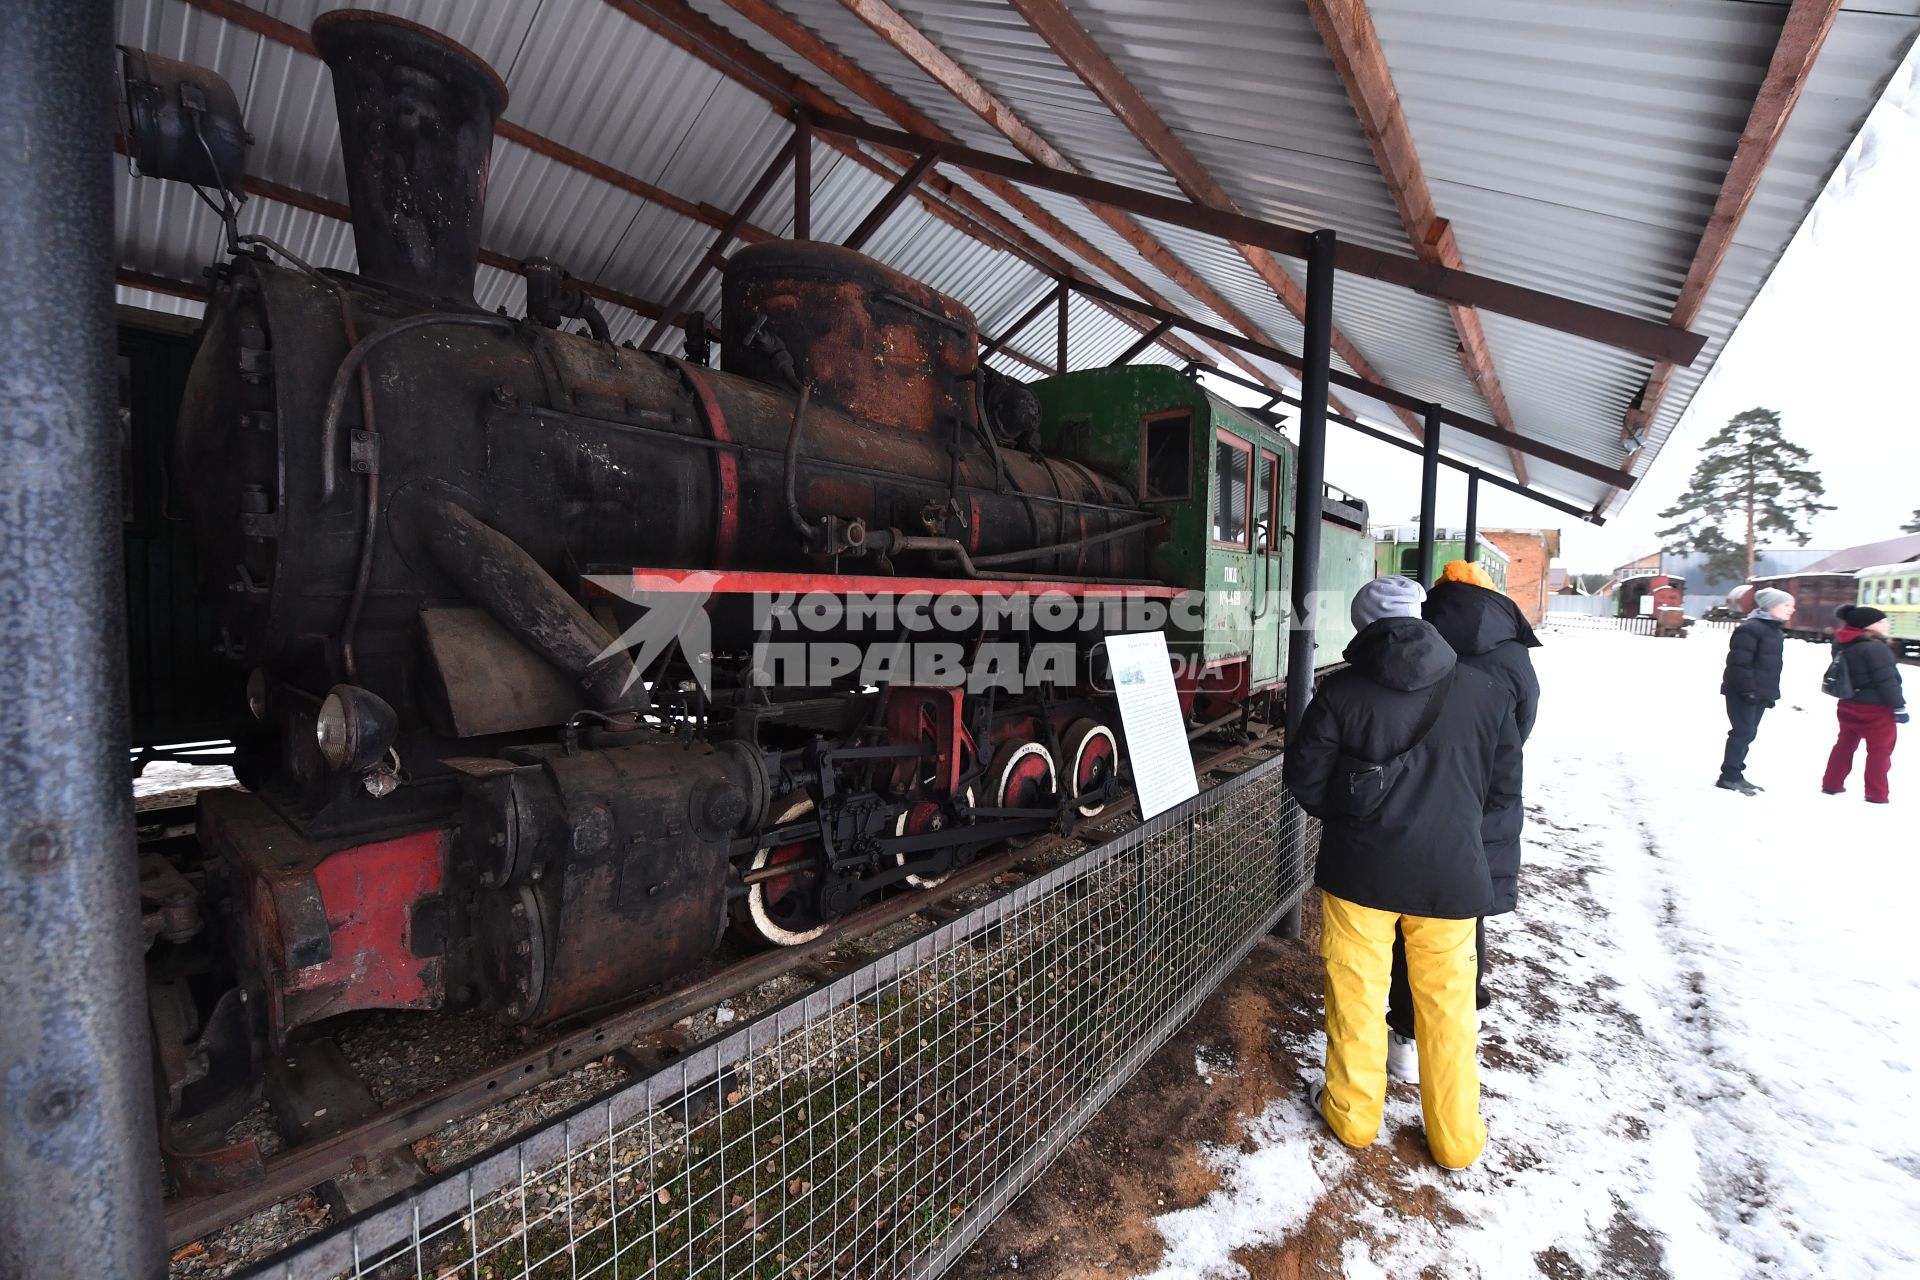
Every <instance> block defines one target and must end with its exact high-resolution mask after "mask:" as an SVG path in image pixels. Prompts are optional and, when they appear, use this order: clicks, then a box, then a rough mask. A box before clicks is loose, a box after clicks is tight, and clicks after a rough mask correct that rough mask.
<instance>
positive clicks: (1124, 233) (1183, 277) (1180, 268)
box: [728, 0, 1270, 342]
mask: <svg viewBox="0 0 1920 1280" xmlns="http://www.w3.org/2000/svg"><path fill="white" fill-rule="evenodd" d="M840 2H841V3H842V4H843V5H845V6H846V8H847V9H848V10H849V11H850V12H852V13H853V15H854V16H855V17H857V18H859V19H860V20H861V21H862V22H864V23H866V24H867V26H869V27H870V28H872V29H873V32H874V34H876V35H878V36H879V37H880V38H881V39H882V40H884V41H886V42H887V44H888V45H889V46H891V47H892V48H893V49H895V50H896V51H897V52H899V53H900V54H902V55H903V56H905V57H906V58H907V59H908V60H910V61H911V62H912V63H913V64H914V65H915V66H916V67H918V68H920V70H921V71H922V72H924V73H925V74H926V75H928V76H930V77H932V79H933V80H934V81H935V82H936V83H937V84H939V85H940V86H941V87H942V88H944V89H946V90H947V92H949V93H951V94H952V95H953V96H954V97H955V98H957V99H959V101H960V102H961V103H962V104H964V105H965V106H966V107H967V108H968V109H969V110H971V111H972V112H973V113H974V114H975V115H978V116H979V117H980V118H981V119H982V120H984V121H986V122H987V124H989V125H990V126H992V127H993V129H994V130H995V131H997V132H998V133H999V134H1000V135H1001V136H1002V137H1004V138H1006V139H1007V141H1009V142H1011V143H1013V145H1014V146H1015V147H1017V148H1019V150H1020V152H1021V154H1023V155H1025V156H1027V157H1028V158H1029V159H1031V160H1032V161H1034V162H1035V163H1036V164H1040V165H1043V166H1045V167H1047V168H1048V169H1054V170H1059V171H1062V172H1066V173H1073V174H1078V173H1079V170H1078V169H1077V168H1075V167H1074V165H1073V162H1072V161H1070V160H1068V159H1067V158H1066V157H1065V156H1064V155H1062V154H1060V152H1059V151H1057V150H1056V149H1055V148H1054V147H1053V145H1052V144H1051V143H1049V142H1048V141H1047V140H1046V139H1045V138H1043V137H1042V136H1040V134H1039V133H1038V132H1036V131H1035V130H1034V129H1032V128H1031V127H1029V126H1028V125H1027V123H1026V122H1025V121H1024V120H1022V119H1021V118H1020V116H1019V115H1018V114H1017V113H1016V112H1015V111H1014V110H1013V109H1012V108H1011V107H1009V106H1007V104H1006V103H1004V102H1001V101H1000V100H999V99H998V98H996V97H995V96H994V95H993V93H992V91H991V90H989V89H988V88H987V87H986V86H985V85H983V84H981V83H980V81H979V80H977V79H975V78H974V77H973V75H972V74H970V73H969V72H968V71H967V70H966V69H965V68H964V67H962V66H961V65H960V64H959V63H957V62H955V61H954V60H953V59H952V58H950V57H948V56H947V53H946V51H945V50H943V49H941V48H940V46H939V45H937V44H935V43H934V42H933V41H932V40H930V39H928V38H927V36H926V35H925V34H924V33H923V32H922V31H921V30H920V29H919V28H918V27H916V26H914V25H913V24H912V23H911V22H909V21H908V20H907V19H906V18H905V17H904V16H902V15H901V14H900V12H899V11H898V10H896V9H894V8H893V7H892V6H891V5H889V4H887V3H886V0H840ZM728 3H730V4H732V5H733V6H734V7H735V8H740V7H741V5H742V4H743V3H745V4H749V5H751V6H753V7H755V8H760V7H765V6H766V5H767V0H728ZM862 96H863V97H868V101H871V102H873V103H874V105H875V106H877V107H879V108H880V109H881V110H883V111H885V112H887V114H888V115H889V116H890V117H892V118H893V119H894V120H895V121H896V122H899V123H901V124H904V125H906V127H908V128H918V127H922V126H932V127H933V128H934V129H935V130H936V131H937V130H938V126H937V125H934V124H933V121H931V120H929V119H927V118H926V117H925V116H923V115H921V114H920V113H919V112H917V111H915V110H914V109H913V108H912V107H910V106H909V105H908V104H907V103H906V102H905V100H904V99H901V98H900V97H899V95H897V94H895V93H894V92H893V91H892V90H890V89H884V88H883V90H882V92H881V94H880V95H879V97H878V100H876V98H875V97H872V96H868V95H867V94H866V93H864V92H863V93H862ZM937 136H940V137H943V138H944V137H949V136H950V135H947V134H945V133H944V132H939V133H938V134H937ZM1021 198H1022V199H1023V200H1026V201H1027V203H1028V204H1032V201H1031V200H1028V199H1027V197H1025V196H1024V195H1022V197H1021ZM1034 208H1035V209H1036V210H1037V209H1038V206H1037V205H1036V206H1034ZM1088 208H1090V209H1091V210H1092V211H1093V213H1094V214H1095V215H1096V216H1097V217H1099V219H1100V220H1101V221H1102V222H1105V223H1106V224H1107V225H1108V226H1109V227H1111V228H1112V229H1113V231H1114V232H1115V233H1116V234H1117V235H1119V236H1120V238H1121V239H1123V240H1125V241H1126V242H1127V243H1128V244H1129V245H1131V246H1132V247H1133V249H1134V250H1135V252H1137V253H1139V254H1140V256H1141V257H1142V258H1145V259H1146V260H1147V261H1148V262H1150V263H1152V264H1153V265H1154V266H1155V267H1156V268H1157V269H1158V270H1159V271H1160V272H1161V274H1163V275H1165V276H1166V277H1167V278H1168V279H1169V280H1171V281H1173V282H1174V283H1175V284H1177V285H1179V286H1180V287H1181V288H1182V289H1184V290H1186V292H1187V293H1188V294H1190V295H1191V296H1192V297H1193V298H1194V299H1196V300H1197V301H1198V302H1200V303H1201V305H1203V306H1205V307H1207V308H1208V309H1209V310H1211V311H1213V312H1214V313H1215V314H1217V315H1219V316H1221V317H1223V318H1224V319H1225V320H1226V321H1227V322H1228V323H1229V324H1231V325H1232V326H1233V327H1234V328H1236V329H1238V330H1240V332H1242V333H1244V334H1245V335H1246V336H1247V337H1249V338H1253V339H1255V340H1257V341H1263V342H1264V341H1270V339H1269V338H1268V336H1267V335H1266V334H1265V333H1263V332H1262V331H1261V329H1260V327H1259V325H1257V324H1255V323H1254V321H1253V319H1252V318H1251V317H1249V316H1248V315H1247V314H1246V313H1245V312H1243V311H1242V310H1241V309H1240V308H1239V307H1237V306H1235V305H1234V304H1233V302H1232V301H1231V300H1230V299H1228V298H1227V297H1226V296H1225V295H1224V294H1222V293H1221V292H1220V291H1219V290H1217V289H1215V288H1214V287H1213V286H1212V285H1211V284H1209V283H1208V282H1207V281H1206V280H1205V279H1204V278H1203V277H1202V276H1201V275H1200V274H1199V273H1198V272H1196V271H1194V270H1193V269H1192V268H1191V267H1189V266H1188V265H1187V264H1186V263H1184V262H1182V261H1181V260H1180V259H1179V258H1178V257H1176V256H1175V255H1174V254H1173V253H1172V252H1171V251H1170V250H1168V249H1167V247H1166V246H1165V245H1163V244H1161V243H1160V241H1158V240H1157V239H1155V238H1154V237H1153V235H1152V233H1150V232H1149V231H1148V230H1147V229H1146V228H1145V227H1143V226H1141V225H1140V224H1139V223H1137V222H1135V221H1134V220H1133V219H1132V218H1130V217H1128V216H1127V215H1126V213H1125V212H1123V211H1121V210H1118V209H1114V208H1109V207H1107V206H1104V205H1099V204H1094V203H1089V204H1088ZM1022 212H1023V213H1024V212H1026V211H1025V210H1024V209H1023V210H1022ZM1041 212H1042V214H1043V216H1045V217H1046V218H1047V219H1048V220H1049V222H1051V223H1053V224H1054V225H1056V226H1060V224H1059V223H1058V220H1057V219H1053V218H1052V215H1050V214H1045V213H1044V211H1041ZM1029 217H1031V215H1029ZM1060 229H1061V230H1065V228H1064V226H1060ZM1069 234H1072V233H1070V232H1069ZM1055 238H1056V239H1058V236H1057V235H1056V237H1055ZM1077 238H1078V237H1076V239H1077ZM1062 243H1065V241H1062ZM1089 247H1091V246H1089ZM1076 252H1078V251H1077V250H1076ZM1080 256H1082V257H1083V258H1084V257H1085V255H1084V254H1082V255H1080ZM1103 269H1106V270H1108V273H1109V274H1110V275H1112V274H1114V272H1113V270H1112V269H1111V268H1103ZM1115 278H1117V279H1125V280H1127V281H1128V283H1129V287H1132V288H1135V289H1138V290H1141V291H1142V292H1143V293H1144V292H1145V290H1144V287H1143V286H1141V284H1140V282H1139V281H1137V280H1134V279H1133V278H1132V277H1131V276H1127V275H1124V274H1121V275H1116V277H1115ZM1156 300H1159V301H1164V300H1163V299H1156Z"/></svg>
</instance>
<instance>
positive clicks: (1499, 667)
mask: <svg viewBox="0 0 1920 1280" xmlns="http://www.w3.org/2000/svg"><path fill="white" fill-rule="evenodd" d="M1441 575H1442V576H1441V580H1440V581H1439V582H1438V583H1436V584H1434V588H1433V590H1432V591H1429V592H1428V593H1427V601H1426V603H1425V604H1424V605H1422V606H1421V608H1420V615H1421V616H1422V617H1423V618H1425V619H1426V620H1427V621H1428V622H1430V623H1432V624H1433V629H1434V630H1436V631H1438V632H1439V633H1440V636H1441V638H1442V639H1443V640H1445V641H1446V642H1447V644H1448V645H1449V646H1450V647H1451V648H1452V649H1453V651H1454V653H1455V654H1457V655H1458V656H1459V659H1460V661H1461V662H1462V663H1464V664H1466V665H1467V666H1469V667H1472V668H1474V669H1475V670H1477V671H1481V672H1484V673H1485V674H1486V675H1488V676H1490V677H1491V678H1492V679H1493V681H1494V683H1496V684H1498V685H1500V686H1501V687H1502V688H1504V689H1505V690H1506V691H1507V692H1508V693H1509V694H1511V695H1512V697H1513V722H1514V727H1515V728H1516V729H1518V730H1519V733H1520V742H1521V744H1522V745H1525V743H1526V740H1527V736H1528V735H1529V734H1531V733H1532V732H1533V720H1534V715H1535V713H1536V711H1537V709H1538V708H1539V705H1540V680H1539V678H1538V677H1537V676H1535V675H1534V672H1533V659H1532V658H1530V657H1528V656H1527V650H1528V649H1537V648H1539V647H1540V640H1539V638H1538V637H1536V636H1535V635H1534V634H1533V627H1532V626H1531V625H1529V624H1528V622H1527V618H1526V615H1525V614H1523V613H1521V612H1520V606H1519V605H1517V604H1515V603H1514V602H1513V601H1512V600H1511V599H1509V598H1508V597H1507V596H1506V595H1504V594H1503V593H1502V592H1501V591H1500V590H1499V589H1498V588H1496V587H1495V586H1494V583H1493V579H1492V578H1490V577H1488V576H1487V572H1486V570H1485V569H1482V568H1481V567H1480V566H1479V565H1477V564H1474V563H1473V562H1472V561H1469V560H1453V561H1449V562H1448V563H1447V565H1446V566H1445V568H1444V569H1442V570H1441ZM1525 821H1526V813H1525V811H1524V809H1523V808H1522V806H1521V801H1520V796H1519V795H1518V794H1517V793H1516V794H1515V795H1514V796H1513V797H1512V798H1511V801H1510V802H1508V803H1502V804H1500V805H1497V806H1495V807H1493V808H1489V809H1488V810H1487V812H1486V815H1485V818H1484V820H1483V821H1482V824H1481V830H1480V835H1481V841H1482V843H1483V844H1484V846H1485V848H1486V854H1487V871H1488V873H1489V874H1490V875H1491V876H1492V877H1493V906H1492V908H1491V909H1490V910H1489V911H1488V912H1487V915H1496V916H1497V915H1505V914H1506V913H1507V912H1509V911H1512V910H1513V909H1514V908H1515V907H1516V906H1517V905H1518V903H1519V897H1520V832H1521V828H1522V826H1523V825H1524V824H1525ZM1474 950H1475V952H1476V954H1477V955H1478V956H1479V973H1478V975H1477V977H1476V980H1475V983H1474V992H1475V1003H1476V1004H1477V1005H1478V1006H1479V1007H1480V1008H1482V1009H1484V1008H1486V1007H1487V1005H1488V1004H1489V1003H1490V1002H1491V1001H1492V993H1491V992H1489V991H1488V990H1487V965H1488V961H1489V957H1488V952H1487V930H1486V920H1485V917H1482V918H1481V920H1480V921H1479V922H1477V924H1476V925H1475V928H1474ZM1413 1021H1414V1019H1413V990H1412V988H1411V987H1410V986H1408V984H1407V952H1406V946H1405V943H1404V941H1403V940H1401V939H1397V938H1396V939H1395V940H1394V947H1393V982H1392V985H1391V986H1389V987H1388V988H1387V1029H1388V1031H1390V1032H1391V1033H1392V1034H1391V1035H1390V1036H1389V1038H1388V1041H1387V1049H1388V1052H1387V1071H1388V1074H1389V1075H1391V1076H1393V1077H1394V1078H1395V1079H1397V1080H1408V1081H1412V1080H1418V1079H1419V1078H1420V1068H1419V1059H1418V1056H1417V1052H1416V1050H1415V1047H1414V1045H1415V1041H1414V1034H1413V1033H1414V1026H1413Z"/></svg>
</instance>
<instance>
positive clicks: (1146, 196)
mask: <svg viewBox="0 0 1920 1280" xmlns="http://www.w3.org/2000/svg"><path fill="white" fill-rule="evenodd" d="M814 127H815V128H818V129H821V130H823V131H829V132H833V133H839V134H843V135H845V136H847V137H850V138H858V139H860V140H861V141H863V142H871V143H873V144H874V145H875V146H881V147H891V148H894V149H895V150H899V151H906V152H911V153H914V154H922V153H925V152H927V151H933V152H936V153H937V154H938V157H939V160H940V162H941V163H942V164H950V165H953V166H954V167H955V168H958V169H964V170H966V171H967V172H969V173H972V174H975V175H980V174H985V175H988V176H991V177H999V178H1005V179H1007V180H1008V181H1009V182H1017V183H1019V184H1020V185H1022V186H1027V187H1034V188H1037V189H1039V190H1041V191H1055V192H1058V193H1060V194H1061V195H1069V196H1072V197H1074V198H1075V199H1078V200H1086V201H1091V202H1092V203H1095V204H1103V205H1108V206H1111V207H1112V208H1115V209H1120V210H1123V211H1124V212H1127V213H1132V214H1137V215H1139V216H1140V217H1143V218H1151V219H1153V220H1154V221H1156V222H1167V223H1171V224H1172V225H1174V226H1176V227H1186V228H1188V229H1189V230H1193V231H1199V232H1202V233H1204V234H1206V235H1211V236H1218V237H1219V238H1220V239H1222V240H1227V241H1231V242H1233V243H1236V244H1251V245H1257V246H1259V247H1261V248H1264V249H1271V250H1273V251H1274V252H1275V253H1280V254H1285V255H1286V256H1288V257H1304V256H1305V254H1306V252H1307V238H1308V233H1307V232H1305V231H1300V230H1297V229H1295V228H1293V227H1283V226H1281V225H1279V224H1278V223H1273V222H1263V221H1261V220H1260V219H1258V218H1250V217H1247V216H1246V215H1245V214H1237V213H1228V212H1226V211H1224V210H1221V209H1208V208H1204V207H1202V206H1199V205H1195V204H1193V203H1191V202H1190V201H1186V200H1175V199H1173V198H1172V197H1170V196H1158V195H1154V194H1153V193H1152V192H1148V191H1137V190H1135V189H1133V188H1132V187H1126V186H1122V185H1121V184H1119V183H1117V182H1103V181H1101V180H1100V179H1098V178H1089V177H1087V176H1086V175H1084V174H1077V173H1063V172H1061V171H1060V170H1058V169H1050V168H1048V167H1047V166H1045V165H1040V164H1034V163H1032V162H1030V161H1025V160H1015V159H1012V158H1011V157H1008V156H1003V155H996V154H995V153H993V152H991V151H979V150H976V149H974V148H972V147H963V146H960V145H959V144H957V143H952V142H944V141H941V140H940V139H938V138H933V137H926V136H920V135H915V134H911V133H901V132H900V131H898V130H895V129H886V128H882V127H880V126H878V125H871V124H867V123H866V122H864V121H860V120H854V119H850V118H847V117H843V116H831V117H828V116H818V115H816V116H815V117H814ZM1335 265H1336V266H1337V267H1338V268H1339V269H1340V270H1342V271H1346V272H1349V273H1351V274H1353V275H1357V276H1366V277H1368V278H1369V279H1373V280H1379V281H1382V282H1384V283H1386V284H1391V285H1398V286H1399V287H1401V288H1403V289H1411V290H1413V291H1414V292H1415V293H1420V294H1425V295H1426V296H1428V297H1430V298H1438V299H1439V300H1440V301H1442V302H1447V303H1456V302H1457V303H1460V304H1461V305H1463V306H1469V307H1479V308H1481V309H1483V310H1486V311H1498V312H1499V313H1501V314H1502V315H1509V316H1513V317H1514V318H1515V319H1518V320H1525V321H1527V322H1528V323H1529V324H1537V325H1540V326H1542V327H1544V328H1548V329H1555V330H1558V331H1560V332H1562V333H1570V334H1573V335H1574V336H1575V337H1580V338H1585V339H1587V340H1588V341H1590V342H1598V343H1600V344H1601V345H1602V346H1608V347H1617V348H1619V349H1620V350H1622V351H1629V352H1632V353H1633V354H1635V355H1641V356H1646V357H1649V358H1651V359H1654V360H1672V361H1673V362H1674V363H1675V364H1677V365H1682V366H1684V365H1690V364H1692V363H1693V360H1694V357H1696V356H1698V355H1699V354H1700V348H1701V347H1703V346H1705V345H1706V341H1707V340H1706V338H1705V337H1704V336H1702V335H1700V334H1697V333H1689V332H1687V331H1686V330H1685V329H1683V328H1680V327H1679V326H1677V325H1671V324H1664V323H1662V322H1660V321H1657V320H1644V319H1642V318H1640V317H1639V316H1631V315H1627V314H1625V313H1624V312H1619V311H1609V310H1607V309H1606V308H1605V307H1597V306H1594V305H1593V304H1592V303H1589V302H1579V301H1577V300H1575V299H1572V298H1561V297H1556V296H1554V295H1553V294H1550V293H1542V292H1541V291H1540V290H1538V289H1529V288H1527V287H1526V286H1525V285H1518V284H1510V283H1508V282H1507V281H1504V280H1495V279H1492V278H1491V277H1488V276H1479V275H1474V274H1473V273H1472V272H1468V271H1455V270H1452V269H1451V268H1448V267H1437V266H1429V265H1428V264H1426V263H1424V262H1421V261H1420V260H1418V259H1417V258H1404V257H1401V256H1399V255H1398V254H1391V253H1382V252H1380V251H1379V250H1377V249H1369V248H1367V247H1366V246H1364V245H1359V244H1355V243H1353V242H1352V241H1350V240H1346V241H1341V243H1340V246H1339V248H1338V250H1337V252H1336V255H1335Z"/></svg>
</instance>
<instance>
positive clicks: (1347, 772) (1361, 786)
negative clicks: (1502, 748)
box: [1327, 667, 1458, 818]
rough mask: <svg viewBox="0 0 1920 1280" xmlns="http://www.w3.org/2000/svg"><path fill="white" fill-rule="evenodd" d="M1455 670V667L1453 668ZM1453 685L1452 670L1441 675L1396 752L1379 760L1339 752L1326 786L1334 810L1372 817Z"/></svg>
mask: <svg viewBox="0 0 1920 1280" xmlns="http://www.w3.org/2000/svg"><path fill="white" fill-rule="evenodd" d="M1454 670H1458V668H1457V667H1456V668H1454ZM1451 688H1453V671H1448V672H1447V674H1446V675H1444V676H1442V677H1440V682H1439V683H1438V684H1436V685H1434V686H1433V692H1432V693H1431V694H1429V695H1428V696H1427V705H1426V708H1425V709H1424V710H1423V711H1421V713H1420V723H1419V724H1418V725H1417V726H1415V728H1414V731H1413V741H1412V742H1409V743H1408V744H1407V747H1406V750H1404V751H1402V752H1401V753H1400V754H1399V755H1397V756H1393V757H1390V758H1389V759H1386V760H1382V761H1378V762H1375V761H1372V760H1363V759H1361V758H1360V757H1359V756H1350V755H1348V754H1347V753H1346V752H1344V751H1343V752H1341V753H1340V756H1339V758H1338V759H1337V760H1336V761H1334V766H1333V785H1332V786H1331V787H1329V788H1328V795H1327V799H1328V802H1329V804H1330V805H1331V807H1332V808H1333V809H1334V811H1335V812H1337V813H1339V814H1340V815H1341V816H1342V817H1347V818H1367V817H1371V816H1372V815H1373V813H1374V811H1375V810H1376V809H1378V808H1379V807H1380V806H1381V804H1382V803H1384V802H1385V800H1386V798H1387V795H1388V793H1389V792H1391V791H1392V790H1393V788H1394V784H1395V783H1397V782H1399V781H1400V778H1401V775H1403V774H1404V773H1406V771H1407V760H1408V757H1409V756H1411V755H1412V754H1413V752H1414V749H1415V748H1417V747H1418V746H1419V745H1420V744H1421V743H1423V742H1425V741H1426V740H1427V735H1428V734H1430V733H1432V732H1433V726H1434V725H1435V724H1436V723H1438V722H1439V720H1440V709H1441V708H1442V707H1443V706H1445V705H1446V702H1447V691H1448V690H1449V689H1451Z"/></svg>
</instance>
